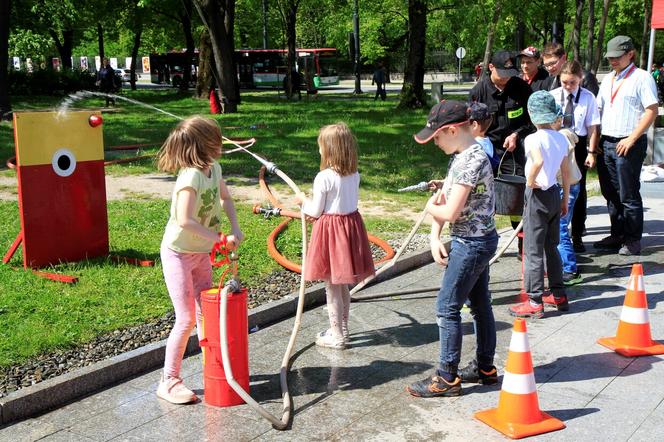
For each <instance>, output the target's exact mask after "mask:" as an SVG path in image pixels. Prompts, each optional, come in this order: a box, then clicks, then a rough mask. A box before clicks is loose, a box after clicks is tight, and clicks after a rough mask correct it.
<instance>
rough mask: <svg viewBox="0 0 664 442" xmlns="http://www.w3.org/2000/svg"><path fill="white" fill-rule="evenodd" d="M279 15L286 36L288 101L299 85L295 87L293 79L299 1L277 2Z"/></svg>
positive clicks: (280, 0) (284, 0)
mask: <svg viewBox="0 0 664 442" xmlns="http://www.w3.org/2000/svg"><path fill="white" fill-rule="evenodd" d="M277 6H278V10H279V13H280V14H281V20H282V22H283V25H284V33H285V35H286V54H287V56H286V96H288V99H289V100H290V99H291V98H292V96H293V92H294V91H295V87H297V88H298V89H299V88H300V85H299V84H298V85H295V84H294V81H299V78H298V80H294V79H293V75H292V74H293V72H295V71H296V70H295V61H296V58H297V55H296V52H295V49H296V36H297V30H296V28H295V25H296V23H297V8H298V7H299V6H300V0H277Z"/></svg>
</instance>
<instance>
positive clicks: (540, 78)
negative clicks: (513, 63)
mask: <svg viewBox="0 0 664 442" xmlns="http://www.w3.org/2000/svg"><path fill="white" fill-rule="evenodd" d="M519 61H520V62H521V78H522V79H523V81H525V82H526V83H528V85H529V86H530V89H532V91H533V92H535V91H541V90H549V86H550V84H551V77H549V73H548V72H547V71H546V69H544V67H542V55H541V54H540V51H539V49H537V48H536V47H533V46H528V47H527V48H526V49H524V50H523V51H521V52H519Z"/></svg>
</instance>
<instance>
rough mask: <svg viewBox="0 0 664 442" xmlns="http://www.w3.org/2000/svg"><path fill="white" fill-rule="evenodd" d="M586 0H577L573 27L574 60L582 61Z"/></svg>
mask: <svg viewBox="0 0 664 442" xmlns="http://www.w3.org/2000/svg"><path fill="white" fill-rule="evenodd" d="M584 1H585V0H576V15H575V16H574V28H573V29H572V48H573V51H574V60H576V61H581V23H582V22H583V4H584Z"/></svg>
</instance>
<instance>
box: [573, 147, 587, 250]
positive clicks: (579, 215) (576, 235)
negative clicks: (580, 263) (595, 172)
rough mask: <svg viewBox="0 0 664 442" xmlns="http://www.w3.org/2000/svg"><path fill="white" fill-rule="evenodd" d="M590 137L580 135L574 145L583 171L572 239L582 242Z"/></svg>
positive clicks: (577, 162)
mask: <svg viewBox="0 0 664 442" xmlns="http://www.w3.org/2000/svg"><path fill="white" fill-rule="evenodd" d="M587 149H588V137H585V136H584V137H579V142H578V143H576V146H575V147H574V158H575V159H576V165H577V166H579V170H580V171H581V181H579V186H580V187H579V196H578V197H577V199H576V201H575V202H574V211H573V212H572V241H573V242H581V237H582V236H583V231H584V230H585V228H586V216H587V215H586V206H587V203H588V194H587V192H586V174H587V172H588V168H587V167H586V166H585V165H584V163H585V162H586V157H587V156H588V151H587Z"/></svg>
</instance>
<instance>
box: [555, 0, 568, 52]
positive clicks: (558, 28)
mask: <svg viewBox="0 0 664 442" xmlns="http://www.w3.org/2000/svg"><path fill="white" fill-rule="evenodd" d="M565 23H567V14H566V10H565V2H564V1H562V2H558V9H557V11H556V19H555V20H554V22H553V41H554V42H556V43H560V44H561V45H563V46H564V45H565Z"/></svg>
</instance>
